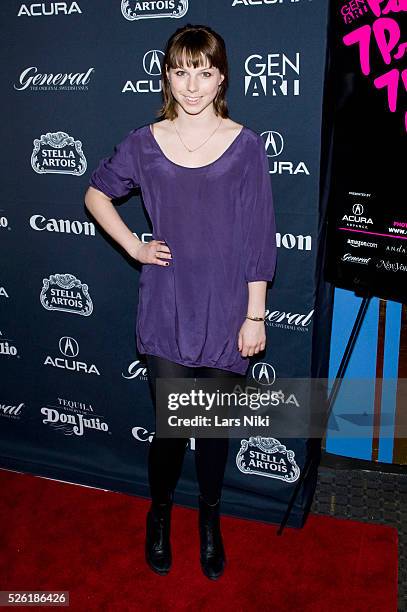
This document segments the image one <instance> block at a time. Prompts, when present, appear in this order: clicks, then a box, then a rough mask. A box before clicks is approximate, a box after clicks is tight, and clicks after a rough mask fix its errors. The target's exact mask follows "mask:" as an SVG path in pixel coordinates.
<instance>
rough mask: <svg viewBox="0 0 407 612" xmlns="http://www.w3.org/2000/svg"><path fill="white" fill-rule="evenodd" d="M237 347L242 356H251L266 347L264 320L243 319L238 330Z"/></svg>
mask: <svg viewBox="0 0 407 612" xmlns="http://www.w3.org/2000/svg"><path fill="white" fill-rule="evenodd" d="M238 348H239V351H240V352H241V354H242V357H252V356H253V355H255V354H256V353H259V352H260V351H263V350H264V349H265V348H266V330H265V324H264V321H251V320H250V319H245V322H244V323H243V325H242V327H241V328H240V331H239V337H238Z"/></svg>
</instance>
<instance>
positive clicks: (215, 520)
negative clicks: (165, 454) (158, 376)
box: [195, 367, 244, 580]
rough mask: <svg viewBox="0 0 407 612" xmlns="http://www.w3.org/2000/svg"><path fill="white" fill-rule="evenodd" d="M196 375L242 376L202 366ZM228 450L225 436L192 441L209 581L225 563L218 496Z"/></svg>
mask: <svg viewBox="0 0 407 612" xmlns="http://www.w3.org/2000/svg"><path fill="white" fill-rule="evenodd" d="M196 377H197V378H198V377H200V378H218V379H226V378H228V379H229V378H240V379H243V378H244V375H239V374H236V373H234V372H229V371H227V370H220V369H218V368H204V367H203V368H199V369H198V371H197V373H196ZM222 388H223V389H224V386H223V385H222ZM228 449H229V438H197V439H196V441H195V465H196V472H197V478H198V483H199V489H200V493H201V494H200V496H199V514H198V526H199V538H200V562H201V567H202V571H203V573H204V574H205V576H207V577H208V578H210V579H211V580H217V579H218V578H219V577H220V576H221V575H222V574H223V571H224V567H225V563H226V556H225V550H224V546H223V538H222V533H221V528H220V498H221V493H222V486H223V477H224V472H225V467H226V461H227V456H228Z"/></svg>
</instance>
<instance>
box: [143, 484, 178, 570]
mask: <svg viewBox="0 0 407 612" xmlns="http://www.w3.org/2000/svg"><path fill="white" fill-rule="evenodd" d="M171 510H172V496H171V499H170V500H169V501H168V502H167V503H164V504H158V503H155V502H153V503H152V504H151V507H150V510H149V511H148V513H147V521H146V547H145V553H146V561H147V563H148V565H149V566H150V567H151V569H152V570H153V571H154V572H156V573H157V574H160V575H161V576H164V575H165V574H168V572H169V571H170V568H171V562H172V556H171V544H170V529H171Z"/></svg>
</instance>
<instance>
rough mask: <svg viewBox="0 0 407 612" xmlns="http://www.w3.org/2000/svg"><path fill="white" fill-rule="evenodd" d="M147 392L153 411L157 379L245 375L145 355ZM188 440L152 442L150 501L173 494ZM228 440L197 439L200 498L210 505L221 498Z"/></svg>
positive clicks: (158, 500) (196, 458)
mask: <svg viewBox="0 0 407 612" xmlns="http://www.w3.org/2000/svg"><path fill="white" fill-rule="evenodd" d="M146 361H147V369H148V377H149V383H150V389H151V393H152V397H153V401H154V408H156V395H155V382H156V378H244V375H242V374H238V373H236V372H230V371H228V370H221V369H219V368H209V367H204V366H201V367H188V366H184V365H181V364H178V363H175V362H173V361H169V360H167V359H164V358H163V357H156V356H155V355H146ZM188 442H189V440H188V438H157V437H156V436H155V435H154V437H153V439H152V441H151V445H150V451H149V456H148V479H149V484H150V494H151V498H152V500H154V501H156V502H157V503H163V502H166V501H167V500H168V495H169V493H170V492H171V491H174V489H175V487H176V485H177V482H178V479H179V476H180V474H181V470H182V464H183V461H184V455H185V450H186V447H187V445H188ZM228 450H229V439H228V438H196V439H195V468H196V475H197V480H198V485H199V491H200V493H201V495H202V497H203V498H204V499H205V501H206V502H208V503H209V504H214V503H216V502H217V501H218V499H220V497H221V492H222V486H223V478H224V473H225V467H226V461H227V457H228Z"/></svg>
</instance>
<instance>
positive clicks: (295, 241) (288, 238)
mask: <svg viewBox="0 0 407 612" xmlns="http://www.w3.org/2000/svg"><path fill="white" fill-rule="evenodd" d="M276 241H277V246H278V247H283V248H285V249H290V250H291V249H297V250H298V251H311V249H312V238H311V236H303V235H302V234H299V235H298V236H294V234H283V235H281V234H280V232H277V233H276Z"/></svg>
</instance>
